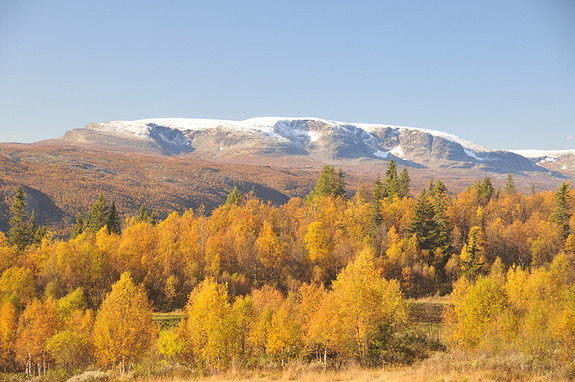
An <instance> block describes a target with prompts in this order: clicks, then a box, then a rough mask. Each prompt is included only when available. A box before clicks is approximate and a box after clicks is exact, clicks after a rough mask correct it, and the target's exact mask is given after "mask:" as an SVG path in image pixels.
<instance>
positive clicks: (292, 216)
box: [0, 161, 575, 374]
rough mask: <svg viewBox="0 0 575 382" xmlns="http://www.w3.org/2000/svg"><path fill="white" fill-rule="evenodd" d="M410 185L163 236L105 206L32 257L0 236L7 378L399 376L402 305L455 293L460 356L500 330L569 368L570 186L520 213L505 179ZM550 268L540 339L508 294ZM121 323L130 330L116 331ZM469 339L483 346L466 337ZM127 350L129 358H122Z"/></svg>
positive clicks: (574, 222)
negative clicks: (316, 368) (346, 364)
mask: <svg viewBox="0 0 575 382" xmlns="http://www.w3.org/2000/svg"><path fill="white" fill-rule="evenodd" d="M409 183H410V180H409V174H408V173H407V170H404V171H402V172H401V173H400V174H398V171H397V168H396V166H395V164H394V163H393V161H392V162H391V163H390V166H389V168H388V169H387V171H386V174H385V176H384V177H383V178H379V177H378V179H376V180H375V181H374V184H373V185H372V186H365V187H362V188H361V189H360V190H358V192H357V193H356V194H355V195H354V196H353V197H351V198H350V197H348V196H347V194H346V191H345V176H344V174H343V172H341V171H339V172H337V171H335V169H334V168H333V167H329V166H326V167H325V168H324V172H323V173H322V175H321V176H320V178H319V179H318V182H317V185H316V188H315V190H314V191H313V192H312V193H311V194H310V195H308V197H307V198H305V199H303V200H302V199H297V198H294V199H291V200H290V201H289V202H288V203H286V204H285V205H282V206H273V205H271V204H268V203H263V202H261V201H260V200H258V199H256V198H254V197H253V196H252V195H242V194H241V193H240V192H239V191H238V190H237V189H235V190H234V191H233V192H232V193H231V194H230V195H229V196H228V199H227V201H226V203H225V204H224V205H222V206H220V207H219V208H217V209H216V210H214V211H213V212H212V213H211V215H209V216H207V215H206V214H205V213H203V211H201V210H198V211H191V210H190V211H187V212H186V213H184V214H183V215H179V214H177V213H172V214H171V215H169V216H168V217H167V218H166V219H164V220H161V221H157V220H156V218H155V217H152V215H153V213H151V212H149V211H146V210H145V209H144V208H142V210H141V211H140V214H139V215H138V216H136V217H132V218H129V219H127V220H126V221H124V222H123V224H120V222H119V220H118V211H116V209H115V205H114V204H113V203H112V205H111V206H108V205H107V204H106V202H105V200H104V198H103V196H101V197H100V198H99V199H98V201H97V202H96V203H95V204H94V206H93V208H92V209H91V211H90V213H89V214H88V216H87V217H86V218H85V219H84V217H83V216H79V219H78V221H77V224H76V228H75V229H74V234H73V235H72V237H71V238H70V239H69V240H54V239H53V237H52V235H51V234H50V233H49V232H45V231H41V232H40V234H41V235H40V234H38V235H36V234H34V235H33V236H34V237H35V239H33V240H32V239H31V238H32V235H31V231H30V224H28V225H26V224H25V226H26V227H28V228H26V230H27V231H26V232H28V234H27V235H28V236H25V237H26V240H27V241H26V242H25V243H24V242H22V243H20V242H19V241H18V240H19V239H18V238H17V236H15V235H14V233H13V231H12V230H11V231H10V232H9V233H8V237H5V236H4V235H0V274H1V276H0V298H1V302H2V304H3V308H2V311H1V313H0V328H11V329H10V330H4V329H0V330H4V331H3V333H0V348H1V349H0V353H1V354H0V356H1V358H2V362H3V365H4V367H5V369H6V370H26V371H28V372H29V374H32V373H34V372H36V373H42V372H43V371H44V370H45V368H46V367H48V366H49V365H53V364H54V363H56V364H58V365H60V366H62V367H64V368H69V369H73V368H80V369H81V368H83V367H86V366H87V365H88V364H89V363H92V362H93V363H94V364H97V365H99V366H101V367H105V368H116V367H119V368H121V369H123V370H125V369H126V368H127V367H130V366H133V365H134V364H135V363H136V362H137V361H138V360H139V359H140V358H141V357H143V356H144V354H145V353H146V352H149V351H150V349H151V348H154V349H156V350H155V351H156V352H157V353H158V354H160V355H161V356H162V357H163V359H164V361H166V362H167V361H170V362H179V363H187V364H192V365H195V367H197V368H198V369H202V370H211V371H217V370H222V369H225V368H227V367H229V366H230V365H231V364H232V363H234V362H238V365H240V366H250V365H251V366H257V365H260V364H262V363H265V362H269V361H272V362H286V361H289V360H292V359H296V358H297V359H302V358H304V359H308V360H313V359H318V360H324V361H328V359H329V360H340V361H342V360H356V361H359V362H363V363H367V364H370V365H372V364H377V363H381V362H394V360H395V361H397V360H398V359H404V358H402V357H400V356H397V354H398V352H397V351H396V350H393V351H392V350H390V349H391V348H390V346H391V347H393V344H394V339H397V330H398V328H400V327H401V325H402V324H404V323H405V319H406V314H407V313H406V305H405V297H419V296H427V295H434V294H442V295H444V294H449V293H451V291H452V288H453V285H454V283H455V291H454V302H455V305H454V309H455V310H454V311H453V312H451V313H449V314H448V315H447V316H448V317H449V323H450V325H452V327H453V328H454V329H453V336H452V338H453V339H454V341H455V342H456V343H457V344H462V345H465V346H467V347H476V346H479V344H482V343H485V341H484V340H485V338H488V337H489V336H490V334H489V333H491V332H492V331H493V330H495V329H493V328H498V326H497V325H499V324H501V320H503V319H508V320H509V322H510V323H515V324H514V325H515V326H512V325H511V324H509V325H511V326H505V328H507V329H509V330H510V332H509V333H511V334H509V336H510V337H505V338H507V339H508V341H507V342H506V343H517V344H519V342H520V341H519V340H520V339H521V338H528V337H525V336H524V335H523V334H522V333H524V332H525V331H527V330H531V329H529V328H535V329H533V330H539V329H541V328H545V333H546V334H545V335H544V336H543V335H542V336H543V337H545V338H546V340H545V341H547V342H546V344H549V346H551V349H554V350H553V351H554V352H555V353H554V354H555V357H558V354H565V352H564V351H560V350H558V349H559V348H561V349H563V348H564V347H565V346H572V345H566V344H567V343H568V341H572V340H573V339H572V337H568V336H567V337H564V338H563V337H561V338H559V337H557V335H555V334H554V333H557V331H556V329H554V328H558V327H561V328H563V329H565V328H567V329H565V330H567V333H572V334H573V338H575V324H574V322H575V319H574V318H573V317H575V313H573V311H569V310H568V309H571V308H569V306H571V305H569V304H572V305H573V303H572V302H570V301H571V300H570V298H571V297H569V296H570V294H569V293H571V295H575V293H574V292H573V288H572V287H571V285H573V277H575V271H574V270H573V264H574V260H573V257H574V256H575V235H574V234H575V217H573V211H574V210H575V205H574V203H575V198H574V196H575V192H574V190H573V189H571V188H570V186H569V184H567V183H564V184H563V185H562V186H561V187H560V188H559V190H557V191H556V192H542V193H537V194H535V193H532V194H531V195H524V194H521V193H518V192H517V191H516V189H515V186H514V184H513V178H512V177H511V176H509V177H508V179H507V182H506V184H505V186H504V188H503V189H495V188H494V187H493V185H492V183H491V180H490V179H489V178H485V179H484V180H482V181H478V182H476V183H475V184H473V185H471V186H470V187H469V188H468V190H466V191H465V192H463V193H461V194H459V195H453V194H452V193H450V192H449V190H448V189H447V188H446V187H445V185H444V184H443V183H442V182H441V181H440V180H432V181H430V183H429V186H428V187H426V188H425V189H423V190H422V191H421V192H420V193H419V195H417V196H415V195H411V191H410V187H409ZM17 195H18V193H17ZM19 198H20V199H19ZM17 200H20V202H22V200H23V199H22V198H21V197H18V196H17V197H16V198H15V203H16V201H17ZM20 202H19V203H20ZM18 211H19V212H18V213H19V214H20V218H19V219H20V220H22V221H29V220H30V218H28V217H26V216H24V215H23V214H25V212H23V211H25V209H22V208H19V209H18ZM13 216H14V214H13ZM27 219H28V220H27ZM35 230H37V229H35ZM558 256H559V257H558ZM553 264H555V265H553ZM558 267H562V268H561V269H562V271H561V272H563V273H561V274H560V275H559V276H560V277H559V276H556V273H549V276H545V277H548V278H549V279H554V280H563V281H561V282H562V284H561V286H558V287H557V288H556V289H554V290H553V292H552V293H553V294H558V295H560V296H561V297H559V296H556V297H557V298H556V299H555V300H553V301H555V302H556V305H554V308H553V309H548V310H544V311H541V310H537V311H535V310H534V311H533V312H539V313H540V314H541V315H543V316H544V317H545V318H544V319H542V320H546V321H545V322H547V324H545V325H543V324H542V325H540V326H528V324H526V322H527V321H529V320H531V319H533V320H535V319H536V318H537V317H536V316H533V315H536V313H533V312H532V311H531V310H530V309H531V308H529V307H530V306H535V307H536V308H537V309H540V308H541V306H538V305H529V304H532V303H533V304H535V303H534V302H533V301H535V300H533V301H524V300H529V296H530V294H529V293H531V294H536V293H539V292H540V289H537V288H536V287H529V288H531V289H529V288H528V287H527V286H525V287H522V288H523V289H517V288H519V287H518V286H517V285H515V284H514V285H515V286H514V287H513V288H515V289H513V288H512V287H508V286H507V284H509V283H510V281H509V280H511V279H514V277H515V278H516V275H519V274H520V272H523V273H521V274H522V275H523V276H522V277H523V278H524V279H525V280H530V277H532V276H530V275H533V274H534V275H539V274H542V272H558V271H556V270H555V271H554V270H553V269H556V268H558ZM538 272H539V273H538ZM495 275H498V276H495ZM517 277H518V276H517ZM533 277H535V276H533ZM537 277H539V276H537ZM541 277H543V276H541ZM485 280H496V281H489V282H491V283H492V284H493V285H496V287H494V288H499V289H496V292H494V294H496V295H497V293H502V295H503V296H504V297H501V298H500V300H497V301H499V302H497V304H498V305H497V306H498V307H501V309H499V308H498V309H499V310H497V311H496V313H490V312H491V311H490V310H488V311H486V313H485V314H480V315H479V316H480V318H481V319H482V320H483V321H477V320H480V318H473V319H470V318H469V316H468V315H469V314H475V313H465V312H474V310H473V309H475V308H473V306H474V305H469V304H476V302H474V301H473V299H472V297H469V296H473V293H476V294H477V292H474V291H476V289H474V288H487V287H485V286H484V285H485V283H488V281H485ZM541 280H545V278H542V279H541ZM569 280H571V281H569ZM529 282H531V281H529ZM538 282H540V281H538ZM541 282H542V281H541ZM525 283H527V281H526V282H525ZM534 283H535V282H534ZM490 285H491V284H490ZM525 285H527V284H525ZM534 285H535V284H534ZM537 285H538V284H537ZM569 288H571V289H569ZM126 291H128V292H126ZM527 291H532V292H527ZM550 293H551V292H550ZM492 294H493V293H492ZM479 295H482V293H479ZM511 296H515V297H511ZM542 296H543V295H542ZM122 299H124V300H122ZM522 299H523V300H522ZM571 299H572V298H571ZM544 300H545V297H541V298H540V300H537V301H544ZM114 301H115V302H114ZM118 301H120V302H118ZM470 301H471V302H470ZM482 301H483V302H481V303H483V304H484V305H481V306H484V307H483V308H481V309H491V308H488V307H491V306H492V301H491V300H482ZM493 301H495V300H493ZM517 301H524V304H523V305H521V304H520V303H519V302H517ZM465 304H468V305H465ZM573 306H575V305H573ZM536 308H533V309H536ZM565 309H567V313H564V312H565V311H566V310H565ZM174 310H184V312H185V313H184V319H183V320H182V321H181V323H180V325H179V327H178V328H177V329H166V330H162V331H161V332H159V328H157V327H156V326H155V325H153V324H152V322H151V314H152V311H156V312H158V311H160V312H168V311H174ZM482 312H483V311H482ZM529 312H532V313H529ZM551 312H557V313H556V315H555V316H554V317H555V318H550V316H549V314H551ZM569 312H571V313H569ZM570 314H573V316H570ZM500 315H502V316H500ZM129 317H135V318H134V320H136V321H133V322H132V321H126V320H128V318H129ZM499 317H504V318H499ZM530 317H531V318H530ZM533 317H535V318H533ZM558 317H563V318H561V319H562V320H563V321H556V320H559V318H558ZM130 319H131V318H130ZM42 320H48V321H42ZM473 320H475V321H473ZM569 320H571V321H569ZM4 322H6V324H4ZM117 322H119V323H122V325H123V326H122V327H121V328H114V327H113V326H110V325H112V323H117ZM126 322H129V324H127V323H126ZM529 322H530V321H529ZM557 322H562V323H557ZM3 325H4V326H3ZM494 325H495V326H494ZM501 325H502V324H501ZM526 325H527V326H526ZM529 325H530V324H529ZM561 325H563V326H561ZM569 325H572V326H569ZM46 328H48V329H46ZM130 328H132V329H130ZM469 328H473V330H475V331H476V333H478V334H473V335H472V336H471V337H469V336H470V335H468V334H467V333H468V331H469V330H471V329H469ZM140 329H141V330H143V331H144V332H135V333H132V332H129V331H130V330H140ZM507 329H506V330H507ZM511 329H513V330H514V331H513V330H511ZM563 329H562V330H563ZM541 330H543V329H541ZM569 330H570V332H569ZM42 331H43V332H42ZM6 333H11V335H9V334H6ZM118 333H122V334H121V335H119V334H118ZM158 333H159V334H158ZM537 333H539V332H537ZM158 336H159V337H158ZM513 336H515V337H513ZM118 338H124V340H120V343H119V344H116V343H114V341H117V340H118ZM156 338H157V341H156ZM469 338H472V340H469ZM510 338H515V339H516V340H517V341H511V342H510V340H509V339H510ZM562 338H563V339H562ZM565 338H567V339H565ZM570 338H571V339H570ZM32 339H33V340H32ZM122 341H124V342H122ZM518 341H519V342H518ZM566 341H567V342H566ZM31 344H34V345H31ZM153 344H156V345H157V346H152V345H153ZM27 346H34V348H33V349H32V348H29V347H27ZM129 346H134V349H135V350H132V352H131V353H130V355H128V353H123V352H124V351H125V349H127V348H129ZM517 346H518V347H520V345H517ZM71 349H72V350H71ZM400 353H401V352H400ZM403 353H406V351H405V349H404V352H403ZM74 354H76V355H74ZM78 354H84V355H85V356H82V357H78V356H77V355H78ZM392 354H395V356H392ZM571 354H573V353H571ZM394 357H395V358H394ZM562 357H564V355H562ZM78 359H81V360H83V361H85V362H86V363H81V362H80V363H81V364H78V362H77V360H78Z"/></svg>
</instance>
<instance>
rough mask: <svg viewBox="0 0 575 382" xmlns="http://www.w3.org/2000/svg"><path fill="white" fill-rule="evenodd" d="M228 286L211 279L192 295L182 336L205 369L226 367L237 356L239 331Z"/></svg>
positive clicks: (183, 323) (197, 362)
mask: <svg viewBox="0 0 575 382" xmlns="http://www.w3.org/2000/svg"><path fill="white" fill-rule="evenodd" d="M231 311H232V308H231V305H230V302H229V297H228V287H227V284H219V283H217V282H216V281H215V280H214V279H213V278H207V279H205V280H204V281H202V283H201V284H200V285H199V286H198V287H196V288H195V289H194V290H193V291H192V293H191V294H190V299H189V301H188V305H187V306H186V310H185V314H184V319H183V320H182V322H181V323H180V335H181V336H182V337H183V338H184V339H185V341H186V343H187V348H188V349H189V350H190V351H191V353H192V354H191V356H192V357H193V359H194V361H195V362H196V365H197V366H198V367H199V368H200V369H202V370H211V371H218V370H221V369H223V368H225V367H226V366H227V365H228V364H229V362H230V360H231V358H232V355H233V350H234V345H235V343H234V342H235V338H236V335H235V334H236V333H235V332H236V331H235V328H234V325H233V322H234V320H233V318H232V315H231Z"/></svg>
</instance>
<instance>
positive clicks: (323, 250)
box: [304, 221, 334, 265]
mask: <svg viewBox="0 0 575 382" xmlns="http://www.w3.org/2000/svg"><path fill="white" fill-rule="evenodd" d="M304 242H305V244H306V248H307V250H308V252H309V258H310V260H311V261H312V262H314V263H316V264H321V265H325V264H326V263H327V262H328V259H329V256H330V253H331V251H332V250H333V246H334V243H333V240H332V239H331V237H330V234H329V231H328V229H327V228H326V227H325V226H324V224H323V223H322V222H321V221H315V222H312V223H310V225H309V226H308V229H307V233H306V234H305V236H304Z"/></svg>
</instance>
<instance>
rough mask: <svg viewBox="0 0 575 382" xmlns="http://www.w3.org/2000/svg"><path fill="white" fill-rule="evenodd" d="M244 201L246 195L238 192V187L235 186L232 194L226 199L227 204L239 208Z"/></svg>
mask: <svg viewBox="0 0 575 382" xmlns="http://www.w3.org/2000/svg"><path fill="white" fill-rule="evenodd" d="M243 201H244V195H243V194H242V193H241V192H240V190H238V187H237V186H235V187H234V189H233V190H232V192H230V193H229V195H228V197H227V199H226V204H227V205H232V206H234V205H235V206H238V205H240V204H242V202H243Z"/></svg>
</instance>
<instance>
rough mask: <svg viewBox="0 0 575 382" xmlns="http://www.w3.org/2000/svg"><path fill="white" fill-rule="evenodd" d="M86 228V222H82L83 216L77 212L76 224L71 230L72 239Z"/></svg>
mask: <svg viewBox="0 0 575 382" xmlns="http://www.w3.org/2000/svg"><path fill="white" fill-rule="evenodd" d="M85 229H86V224H85V223H84V218H83V217H82V214H81V213H78V217H77V218H76V225H75V226H74V230H73V231H72V236H70V238H71V239H74V238H76V237H78V236H79V235H81V234H82V233H83V232H84V230H85Z"/></svg>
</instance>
